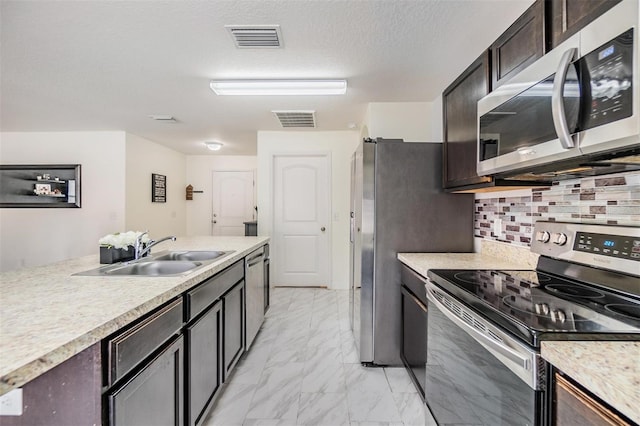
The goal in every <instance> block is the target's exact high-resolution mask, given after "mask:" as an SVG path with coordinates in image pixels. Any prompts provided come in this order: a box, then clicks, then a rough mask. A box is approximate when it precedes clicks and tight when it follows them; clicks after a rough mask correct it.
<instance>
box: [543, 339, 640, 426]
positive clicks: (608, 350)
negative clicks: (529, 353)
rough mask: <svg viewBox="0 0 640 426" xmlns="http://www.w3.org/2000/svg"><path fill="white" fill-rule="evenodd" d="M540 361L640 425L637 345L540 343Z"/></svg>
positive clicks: (639, 372)
mask: <svg viewBox="0 0 640 426" xmlns="http://www.w3.org/2000/svg"><path fill="white" fill-rule="evenodd" d="M541 353H542V357H543V358H544V359H546V360H547V361H549V362H550V363H551V364H553V365H554V366H555V367H556V368H557V369H558V370H561V371H562V372H563V373H565V374H567V375H568V376H569V377H571V378H573V379H574V380H575V381H577V382H578V383H580V384H581V385H582V386H584V387H585V388H587V389H589V390H590V391H591V392H592V393H594V394H595V395H597V396H598V397H600V398H602V400H604V401H606V402H607V403H609V404H610V405H611V406H613V407H615V408H616V409H617V410H618V411H620V412H621V413H623V414H624V415H626V416H627V417H629V418H630V419H631V420H633V421H634V422H637V423H640V342H602V341H598V342H547V341H545V342H542V351H541Z"/></svg>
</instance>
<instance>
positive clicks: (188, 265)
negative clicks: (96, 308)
mask: <svg viewBox="0 0 640 426" xmlns="http://www.w3.org/2000/svg"><path fill="white" fill-rule="evenodd" d="M231 253H233V250H231V251H220V250H182V251H162V252H159V253H158V254H156V255H151V256H148V257H143V258H142V259H139V260H134V261H131V262H124V263H115V264H112V265H107V266H102V267H100V268H96V269H91V270H89V271H83V272H78V273H76V274H73V275H80V276H92V277H109V276H127V275H128V276H138V277H172V276H176V275H185V274H188V273H190V272H193V271H195V270H196V269H198V268H202V267H204V266H207V265H208V264H211V263H213V262H215V261H216V260H219V259H221V258H222V257H224V256H227V255H229V254H231Z"/></svg>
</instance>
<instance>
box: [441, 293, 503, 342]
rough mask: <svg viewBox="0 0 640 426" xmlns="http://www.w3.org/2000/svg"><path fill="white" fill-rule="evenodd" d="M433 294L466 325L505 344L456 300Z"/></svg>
mask: <svg viewBox="0 0 640 426" xmlns="http://www.w3.org/2000/svg"><path fill="white" fill-rule="evenodd" d="M432 294H433V295H434V296H435V297H436V299H438V301H439V302H440V303H442V304H443V305H444V306H445V307H446V308H447V309H448V310H449V311H451V313H453V314H454V315H456V316H457V317H458V318H460V319H461V320H463V321H464V322H465V323H467V324H469V325H470V326H471V327H473V328H475V329H476V330H479V331H480V332H481V333H482V334H484V335H485V336H487V337H489V338H491V339H493V340H495V341H497V342H500V343H502V342H504V340H503V339H502V337H500V336H498V335H497V334H496V333H494V332H493V331H492V330H491V329H489V328H488V327H487V326H486V325H485V324H483V323H482V322H480V321H478V320H477V319H476V317H475V315H474V314H473V313H471V312H470V311H468V310H467V309H465V308H464V307H463V306H462V305H460V304H459V303H457V302H456V301H455V300H452V299H451V298H449V297H447V296H445V295H444V294H441V293H439V292H433V293H432Z"/></svg>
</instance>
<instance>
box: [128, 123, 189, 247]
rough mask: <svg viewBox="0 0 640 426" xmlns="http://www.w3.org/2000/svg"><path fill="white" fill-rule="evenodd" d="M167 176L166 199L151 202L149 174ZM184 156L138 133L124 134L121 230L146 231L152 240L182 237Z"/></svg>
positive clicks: (184, 231)
mask: <svg viewBox="0 0 640 426" xmlns="http://www.w3.org/2000/svg"><path fill="white" fill-rule="evenodd" d="M152 173H157V174H161V175H165V176H166V177H167V202H166V203H154V202H151V174H152ZM185 175H186V156H185V155H184V154H182V153H180V152H177V151H174V150H172V149H169V148H166V147H164V146H162V145H159V144H157V143H155V142H151V141H150V140H148V139H144V138H141V137H139V136H135V135H131V134H127V135H126V186H125V193H126V221H125V228H126V229H122V230H123V231H129V230H139V231H144V230H148V231H149V235H150V237H151V238H153V239H158V238H162V237H165V236H168V235H175V236H184V235H186V234H187V232H186V230H187V227H186V202H187V201H186V199H185V195H186V191H185V189H186V186H187V184H186V183H185Z"/></svg>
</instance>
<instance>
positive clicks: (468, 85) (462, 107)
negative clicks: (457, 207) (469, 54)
mask: <svg viewBox="0 0 640 426" xmlns="http://www.w3.org/2000/svg"><path fill="white" fill-rule="evenodd" d="M489 78H490V77H489V51H488V50H487V51H486V52H484V53H483V54H482V55H481V56H480V57H479V58H478V59H476V60H475V61H474V62H473V64H471V65H470V66H469V67H468V68H467V69H466V70H465V71H464V72H463V73H462V75H460V76H459V77H458V78H457V79H456V80H455V81H454V82H453V83H452V84H451V85H450V86H449V87H447V88H446V89H445V91H444V92H443V94H442V102H443V108H442V111H443V118H444V144H443V157H444V158H443V165H444V167H443V174H444V176H443V184H444V187H445V188H455V187H457V186H462V185H472V184H477V183H482V182H490V181H491V178H488V177H479V176H478V174H477V172H476V163H477V161H478V159H477V157H478V156H477V146H478V137H477V130H476V128H477V125H478V124H477V123H478V100H480V98H482V97H483V96H486V95H487V94H488V93H489V90H490V80H489Z"/></svg>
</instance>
